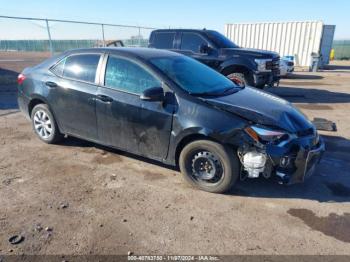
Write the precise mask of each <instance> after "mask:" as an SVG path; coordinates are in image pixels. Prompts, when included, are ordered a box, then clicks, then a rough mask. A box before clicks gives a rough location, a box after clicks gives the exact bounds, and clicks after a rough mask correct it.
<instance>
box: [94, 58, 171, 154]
mask: <svg viewBox="0 0 350 262" xmlns="http://www.w3.org/2000/svg"><path fill="white" fill-rule="evenodd" d="M105 65H106V66H105V68H104V70H103V71H104V73H103V75H104V76H105V78H104V79H103V85H102V86H100V87H99V89H98V94H97V100H96V101H97V102H96V112H97V125H98V134H99V140H100V141H102V142H103V143H104V144H106V145H111V146H114V147H117V148H120V149H124V150H127V151H129V152H133V153H137V154H139V155H144V156H147V157H150V158H154V159H159V160H161V159H163V158H165V157H166V155H167V150H168V145H169V138H170V132H171V124H172V115H173V107H172V106H170V105H168V104H167V102H166V101H164V102H150V101H143V100H141V99H140V95H141V94H142V92H143V91H144V90H146V89H149V88H152V87H161V86H162V82H161V81H160V79H159V78H158V77H157V76H155V75H154V74H153V73H152V72H151V71H150V70H149V69H148V68H147V67H145V65H143V64H140V63H139V62H138V61H136V60H133V59H131V58H128V57H124V56H115V55H110V56H109V57H108V58H106V62H105Z"/></svg>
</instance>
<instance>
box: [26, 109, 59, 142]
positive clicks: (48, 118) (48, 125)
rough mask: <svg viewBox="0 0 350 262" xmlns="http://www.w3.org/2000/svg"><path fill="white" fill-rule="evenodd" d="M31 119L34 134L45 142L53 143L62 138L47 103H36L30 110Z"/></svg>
mask: <svg viewBox="0 0 350 262" xmlns="http://www.w3.org/2000/svg"><path fill="white" fill-rule="evenodd" d="M31 119H32V126H33V130H34V132H35V134H36V135H37V136H38V137H39V138H40V140H42V141H44V142H45V143H48V144H54V143H57V142H59V141H60V140H61V139H62V138H63V135H62V134H61V133H60V131H59V130H58V126H57V123H56V121H55V118H54V117H53V115H52V113H51V112H50V109H49V107H48V106H47V105H45V104H39V105H36V106H35V107H34V108H33V110H32V113H31Z"/></svg>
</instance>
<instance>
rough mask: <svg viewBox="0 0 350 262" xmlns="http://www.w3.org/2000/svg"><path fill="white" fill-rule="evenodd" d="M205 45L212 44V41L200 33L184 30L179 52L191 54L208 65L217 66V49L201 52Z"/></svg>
mask: <svg viewBox="0 0 350 262" xmlns="http://www.w3.org/2000/svg"><path fill="white" fill-rule="evenodd" d="M203 45H205V46H209V47H210V46H211V45H210V43H209V42H208V41H207V40H206V39H204V37H203V36H201V35H200V34H198V33H192V32H183V33H182V35H181V44H180V50H179V51H178V52H179V53H181V54H184V55H186V56H190V57H192V58H194V59H196V60H198V61H199V62H201V63H203V64H206V65H207V66H210V67H212V68H215V67H216V66H217V55H216V50H214V49H211V51H209V52H206V53H203V52H201V51H202V50H201V46H203Z"/></svg>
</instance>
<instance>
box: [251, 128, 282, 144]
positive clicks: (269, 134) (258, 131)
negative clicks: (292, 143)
mask: <svg viewBox="0 0 350 262" xmlns="http://www.w3.org/2000/svg"><path fill="white" fill-rule="evenodd" d="M245 131H246V133H247V134H248V135H249V136H250V137H251V138H252V139H253V140H254V141H256V142H259V143H263V144H267V143H274V144H277V143H279V142H281V141H284V140H287V139H288V138H289V134H288V133H287V132H285V131H281V130H273V129H269V128H265V127H260V126H249V127H246V128H245Z"/></svg>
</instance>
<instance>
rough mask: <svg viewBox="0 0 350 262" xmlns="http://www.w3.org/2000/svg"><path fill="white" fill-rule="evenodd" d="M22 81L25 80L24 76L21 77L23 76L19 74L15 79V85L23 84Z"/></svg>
mask: <svg viewBox="0 0 350 262" xmlns="http://www.w3.org/2000/svg"><path fill="white" fill-rule="evenodd" d="M24 80H26V76H25V75H23V74H19V75H18V77H17V83H18V84H19V85H21V84H23V82H24Z"/></svg>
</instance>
